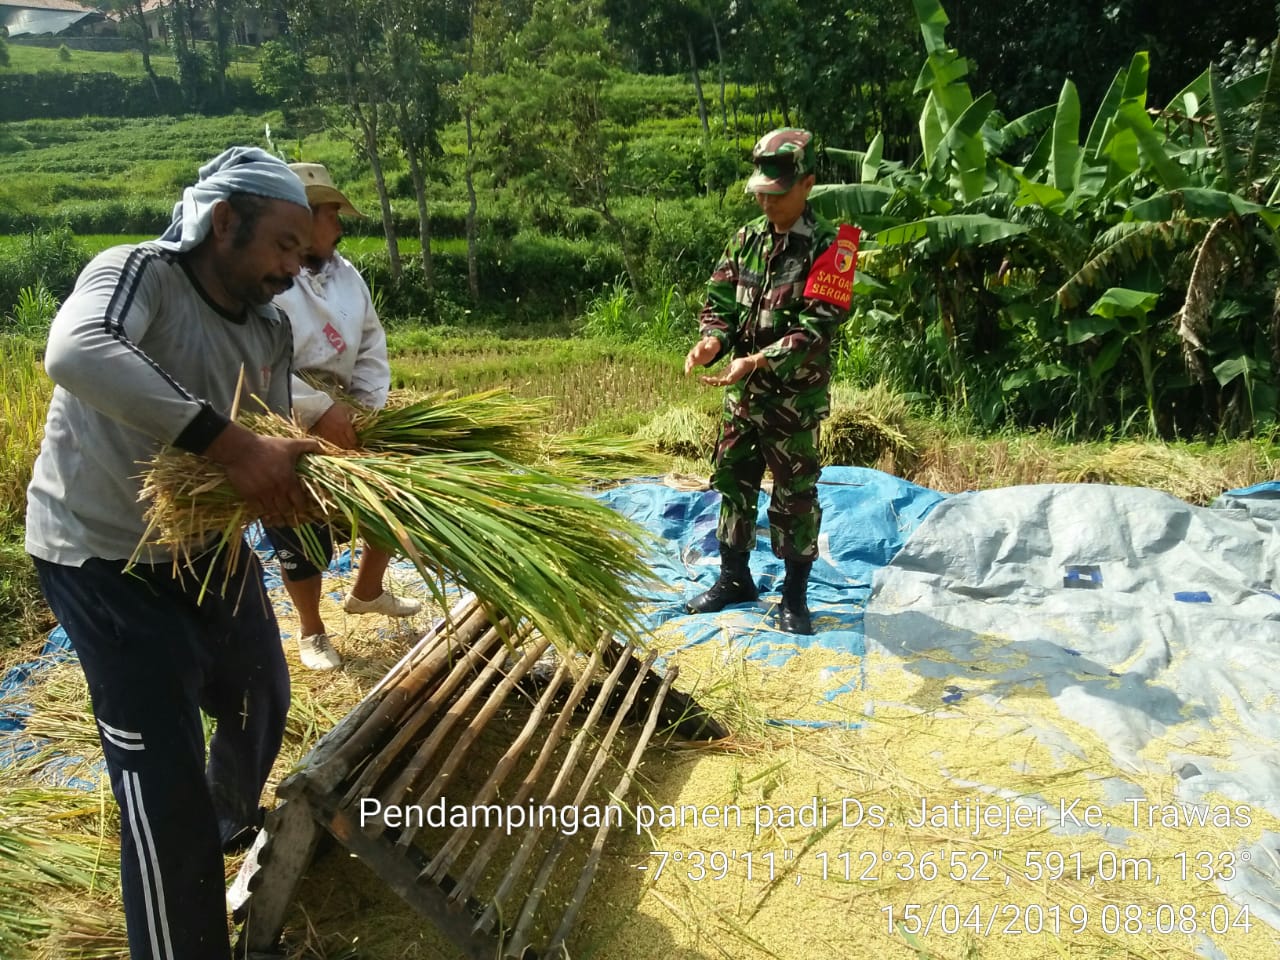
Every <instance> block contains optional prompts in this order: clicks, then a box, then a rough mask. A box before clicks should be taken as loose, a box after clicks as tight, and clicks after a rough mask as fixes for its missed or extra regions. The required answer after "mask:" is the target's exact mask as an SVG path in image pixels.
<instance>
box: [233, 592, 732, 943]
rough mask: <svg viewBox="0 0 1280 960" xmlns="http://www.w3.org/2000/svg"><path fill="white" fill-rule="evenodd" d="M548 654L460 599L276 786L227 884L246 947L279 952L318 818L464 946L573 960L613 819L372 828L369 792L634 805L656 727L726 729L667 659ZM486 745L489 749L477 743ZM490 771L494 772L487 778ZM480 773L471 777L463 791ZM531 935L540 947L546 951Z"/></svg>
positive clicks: (388, 801)
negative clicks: (660, 670)
mask: <svg viewBox="0 0 1280 960" xmlns="http://www.w3.org/2000/svg"><path fill="white" fill-rule="evenodd" d="M548 647H549V644H548V642H547V641H546V640H545V639H543V638H541V637H537V636H534V637H530V636H529V630H528V628H527V627H526V626H523V625H517V626H516V627H514V628H511V627H510V626H509V625H507V624H506V623H505V621H503V622H502V626H501V627H498V626H495V625H494V624H493V623H491V622H490V618H489V615H488V613H487V612H486V611H485V610H484V609H483V608H481V607H480V605H479V604H477V603H476V602H475V601H474V600H468V601H465V602H463V603H461V604H459V606H458V607H456V608H455V610H454V611H453V612H452V613H451V614H450V616H449V617H447V618H446V619H445V620H444V621H443V622H442V623H441V624H439V625H437V627H436V628H435V629H434V630H433V631H432V632H430V633H428V634H427V636H425V637H424V638H423V639H422V640H421V641H420V642H419V643H418V644H417V645H416V646H415V647H414V648H413V649H412V650H411V651H410V652H409V653H408V654H407V655H406V656H405V657H404V659H403V660H401V661H400V663H398V664H397V665H396V666H395V667H394V668H392V670H391V671H390V672H389V673H388V674H387V676H386V677H384V678H383V679H382V681H381V682H380V683H379V684H378V685H377V686H376V687H375V688H374V689H373V690H372V691H370V693H369V694H368V695H367V696H366V697H365V698H364V699H363V700H362V701H361V702H360V703H359V704H358V705H357V706H356V707H355V708H354V709H353V710H352V711H351V713H350V714H348V715H347V716H346V717H345V718H343V719H342V720H341V721H340V722H339V723H338V724H337V725H336V726H335V727H334V728H333V730H331V731H330V732H329V733H328V734H326V735H325V736H324V737H323V738H322V739H321V740H320V741H319V742H318V743H317V744H316V746H315V747H314V748H313V749H312V750H311V752H310V753H309V754H308V755H307V756H306V757H305V758H304V760H303V761H302V764H301V766H300V768H299V769H298V770H297V771H296V772H295V773H293V774H292V775H291V776H290V777H289V778H288V779H287V780H285V781H284V782H283V783H281V784H280V786H279V788H278V790H277V795H278V797H279V803H278V805H277V807H276V808H275V810H273V811H272V812H271V813H270V814H269V815H268V817H267V821H266V826H265V828H264V830H263V833H262V835H261V836H260V837H259V838H258V842H257V843H256V844H255V846H254V848H253V850H251V851H250V854H249V856H248V857H247V858H246V861H245V865H244V867H243V868H242V869H241V872H240V876H239V877H238V878H237V880H236V883H235V884H234V885H233V887H232V892H231V895H230V899H231V903H232V907H233V908H234V909H235V912H236V915H237V917H238V918H240V919H243V921H244V926H243V928H242V933H241V937H240V943H239V945H238V947H239V950H240V951H241V952H242V955H243V954H247V955H250V956H252V955H253V954H255V953H260V954H270V953H271V951H273V950H275V949H276V947H277V944H278V942H279V938H280V934H281V931H282V929H283V927H284V923H285V918H286V915H287V911H288V908H289V906H290V903H291V902H292V900H293V897H294V893H295V890H296V888H297V885H298V882H299V881H300V880H301V879H302V876H303V874H304V873H305V872H306V870H307V868H308V866H309V865H310V863H311V861H312V858H313V856H314V855H315V851H316V845H317V842H318V840H319V839H320V836H321V833H320V831H321V829H322V828H323V830H325V831H327V832H328V833H329V834H331V835H332V836H333V838H334V839H336V840H337V842H338V843H339V844H341V845H342V846H343V847H345V848H346V849H347V850H348V851H349V852H350V853H351V854H353V855H355V856H356V857H358V858H359V859H360V860H361V861H363V862H364V863H365V864H366V865H367V866H368V867H370V868H371V869H372V870H373V871H374V873H376V874H377V875H378V877H380V878H381V879H382V880H383V882H385V883H386V884H387V885H388V886H389V887H390V888H391V889H393V890H394V891H395V892H396V893H397V894H399V895H400V896H401V897H402V898H403V899H404V900H405V901H406V902H407V903H408V904H409V905H410V906H412V907H413V908H414V909H415V910H416V911H417V912H418V913H420V914H421V915H422V916H424V917H426V918H427V919H429V920H430V921H432V922H433V923H434V924H435V925H436V927H437V928H439V930H440V931H441V932H442V933H443V934H444V935H445V936H447V937H448V938H449V939H450V940H451V941H452V942H453V943H454V944H455V945H456V946H457V948H458V949H459V951H460V954H461V955H462V956H464V957H467V958H474V960H494V958H512V957H514V958H521V960H532V958H537V957H550V956H563V955H564V945H565V942H566V939H567V938H568V936H569V934H570V932H571V930H572V928H573V925H574V922H575V920H576V918H577V916H578V913H579V911H580V909H581V907H582V905H583V902H584V900H585V899H586V895H587V891H588V889H589V887H590V885H591V882H592V880H593V878H594V876H595V873H596V870H597V868H598V867H599V864H600V860H601V856H602V854H603V851H604V845H605V842H606V840H607V838H608V835H609V830H610V824H609V822H608V821H607V820H606V821H605V822H603V823H601V824H600V825H599V826H598V827H597V828H595V829H594V830H591V829H589V830H586V831H583V832H579V833H577V834H576V835H572V836H571V835H569V834H568V833H566V832H564V831H561V830H557V829H554V827H553V828H551V829H545V828H539V827H537V826H530V827H526V828H524V829H522V830H519V831H516V832H515V833H512V832H511V831H510V830H509V829H506V830H504V829H503V828H502V827H501V826H497V825H495V826H490V827H489V828H488V830H487V833H486V830H485V829H484V828H477V827H476V826H475V825H474V824H472V825H467V826H458V827H457V828H454V829H449V830H446V829H441V830H431V831H422V830H419V829H418V828H416V827H415V826H408V825H404V826H386V825H385V824H384V823H383V822H382V821H378V820H375V821H373V822H368V823H366V824H365V825H364V826H363V827H362V826H361V802H362V801H366V800H367V799H368V798H373V799H376V800H378V802H379V803H381V804H384V805H386V806H388V807H392V806H401V807H403V806H405V805H421V807H423V808H427V807H429V806H430V805H431V804H433V803H436V802H438V801H439V800H440V798H441V797H444V796H446V795H448V796H449V800H450V802H451V803H452V804H463V805H469V806H472V807H479V806H484V805H486V804H503V805H507V806H511V807H518V806H521V805H525V804H529V803H538V804H545V805H579V806H580V805H582V804H584V803H592V802H593V800H592V798H596V800H599V798H601V797H603V798H607V799H608V800H610V801H613V802H617V803H623V802H624V800H625V798H626V796H627V793H628V791H629V790H630V788H631V786H632V782H633V780H634V778H635V775H636V771H637V768H638V767H639V765H640V762H641V758H642V756H643V754H644V751H645V749H646V748H647V747H648V746H649V745H650V744H651V743H652V742H653V739H654V735H655V732H657V731H659V730H660V729H661V731H662V735H664V736H668V737H670V736H675V737H679V738H681V739H685V740H712V739H719V738H721V737H724V736H726V731H725V730H724V729H723V728H722V727H721V726H720V725H719V724H718V723H717V722H716V721H715V720H713V719H712V718H711V717H709V716H707V715H706V714H705V713H704V712H703V711H702V710H701V709H700V708H699V707H698V706H697V704H696V703H694V702H693V701H692V700H691V699H690V698H689V697H688V696H686V695H684V694H682V693H680V692H679V691H676V690H673V689H672V682H673V681H674V680H675V678H676V671H675V670H674V669H672V670H670V671H669V672H667V674H666V675H665V676H663V677H659V676H658V675H657V674H656V673H654V672H653V670H652V667H653V663H654V660H655V657H656V654H650V655H649V656H648V657H647V658H646V659H644V660H643V661H642V660H640V659H639V658H638V657H636V656H635V655H634V652H633V651H632V649H631V648H630V647H625V648H624V647H621V646H619V645H618V644H617V643H615V642H613V641H611V640H609V641H602V642H601V644H600V645H599V646H598V647H597V649H596V650H595V651H594V652H593V653H592V654H591V655H590V656H589V657H584V658H583V661H585V662H579V663H578V664H577V668H578V669H577V670H574V669H571V665H570V663H569V662H567V661H565V660H563V659H558V658H557V659H555V660H554V661H551V660H549V659H548V658H547V657H546V656H545V655H546V654H547V652H548ZM498 717H501V722H499V723H496V724H495V723H493V721H494V720H495V718H498ZM637 727H638V728H639V732H638V733H636V732H635V731H636V728H637ZM499 728H500V729H501V731H502V732H501V733H500V734H497V736H498V737H499V739H498V740H497V741H496V745H495V735H494V734H493V730H494V729H499ZM624 728H626V729H624ZM512 730H514V731H515V732H514V733H512V732H511V731H512ZM481 740H484V741H485V742H486V744H487V749H488V753H487V754H483V752H482V751H481V750H480V749H479V748H478V747H477V744H478V743H479V742H480V741H481ZM503 743H505V744H506V745H505V749H502V744H503ZM499 751H500V754H499V755H497V757H496V759H494V754H498V753H499ZM606 768H607V770H606ZM477 770H480V771H484V770H489V771H490V772H489V773H488V775H487V777H484V778H483V782H479V783H478V785H477V784H476V782H474V781H478V780H480V778H481V777H483V773H480V774H478V775H477V774H476V771H477ZM602 774H605V776H603V777H602ZM468 777H470V778H471V779H472V780H473V782H472V783H471V784H469V785H468V786H466V787H465V788H461V787H459V784H462V783H465V782H466V781H467V779H468ZM615 777H616V779H615ZM602 780H603V781H604V782H601V783H598V781H602ZM451 788H452V790H453V791H455V792H450V791H451ZM460 789H461V790H462V795H461V796H459V795H458V794H457V792H456V791H458V790H460ZM592 834H594V835H592ZM499 852H500V855H499V856H495V854H499ZM574 866H577V867H578V869H579V870H580V872H579V874H578V879H577V881H576V883H571V884H570V883H565V882H563V881H564V877H562V876H561V875H560V874H559V873H557V870H558V869H559V870H560V871H561V872H562V873H563V871H565V870H571V869H572V868H573V867H574ZM553 877H554V879H555V880H556V881H557V882H556V883H554V884H553V882H552V881H553ZM550 886H554V887H555V888H556V889H557V890H560V891H561V892H562V895H561V896H560V898H559V899H560V901H561V902H560V903H559V904H552V903H551V901H552V899H553V898H552V897H550V896H548V888H549V887H550ZM564 891H571V892H569V893H568V895H567V896H565V895H564ZM535 939H542V940H543V942H542V943H541V944H540V945H536V946H535V944H534V940H535Z"/></svg>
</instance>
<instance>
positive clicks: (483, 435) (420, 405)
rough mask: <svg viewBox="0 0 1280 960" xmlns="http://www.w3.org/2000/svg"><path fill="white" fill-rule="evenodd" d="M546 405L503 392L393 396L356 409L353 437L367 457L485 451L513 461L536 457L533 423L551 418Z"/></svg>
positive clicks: (395, 394)
mask: <svg viewBox="0 0 1280 960" xmlns="http://www.w3.org/2000/svg"><path fill="white" fill-rule="evenodd" d="M550 411H551V407H550V403H549V401H547V400H527V399H523V398H520V397H516V396H514V395H512V394H511V393H509V392H508V391H506V390H486V391H483V392H481V393H472V394H468V395H466V396H458V395H457V393H456V392H453V391H449V392H444V393H435V394H426V395H414V394H407V393H392V394H391V396H390V397H388V399H387V405H386V406H385V407H384V408H383V409H381V410H359V411H358V413H357V414H356V416H355V418H354V419H355V430H356V436H357V437H359V439H360V444H361V446H363V447H364V449H365V450H366V451H369V452H371V453H408V454H424V453H442V452H449V453H466V452H473V453H474V452H484V453H491V454H493V455H494V456H497V457H504V458H506V459H508V460H513V461H516V462H527V461H530V460H533V459H536V458H537V455H538V453H539V447H540V442H539V438H538V432H537V429H536V426H535V425H536V424H537V422H538V421H539V420H543V421H545V419H546V418H547V417H548V416H550Z"/></svg>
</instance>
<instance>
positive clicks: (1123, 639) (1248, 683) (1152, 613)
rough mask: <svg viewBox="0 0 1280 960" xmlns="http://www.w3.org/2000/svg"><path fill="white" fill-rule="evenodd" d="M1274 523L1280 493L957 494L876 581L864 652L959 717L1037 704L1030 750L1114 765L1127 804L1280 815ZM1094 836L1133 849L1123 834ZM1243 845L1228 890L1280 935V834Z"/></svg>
mask: <svg viewBox="0 0 1280 960" xmlns="http://www.w3.org/2000/svg"><path fill="white" fill-rule="evenodd" d="M1278 523H1280V498H1278V497H1277V492H1276V489H1275V485H1274V484H1268V485H1263V486H1261V487H1258V488H1254V489H1251V490H1247V491H1234V492H1233V493H1232V494H1229V495H1226V496H1224V497H1223V498H1222V499H1221V500H1220V501H1219V503H1218V504H1215V506H1214V507H1212V508H1205V507H1194V506H1190V505H1188V504H1186V503H1184V502H1183V501H1181V500H1178V499H1176V498H1174V497H1171V496H1169V495H1167V494H1164V493H1160V492H1158V491H1154V490H1147V489H1139V488H1130V487H1108V486H1098V485H1045V486H1027V487H1014V488H1009V489H1002V490H991V491H984V492H979V493H968V494H962V495H958V496H954V497H950V498H948V499H946V500H944V501H942V502H941V503H939V504H938V505H937V506H936V507H935V508H934V509H933V511H932V512H931V513H930V514H929V516H928V517H927V518H926V519H925V520H924V522H923V523H922V524H921V525H920V527H919V528H918V529H916V531H915V532H914V533H913V534H912V535H911V537H910V538H909V539H908V540H907V542H906V544H905V545H904V546H903V548H902V549H901V550H900V551H899V552H898V554H897V555H896V556H895V557H894V558H893V560H892V561H891V562H890V563H889V564H888V565H887V566H886V567H884V568H882V569H881V570H880V571H878V572H877V574H876V578H875V583H874V586H873V591H872V596H871V598H870V600H869V601H868V605H867V609H866V618H865V633H866V644H867V655H868V657H873V656H876V655H879V656H881V657H884V658H887V659H889V660H896V661H897V662H898V663H899V664H900V668H901V669H902V670H904V671H908V672H910V673H914V674H917V675H919V676H928V677H931V678H933V679H935V680H937V679H942V680H945V681H947V683H946V686H945V687H943V689H946V690H948V691H950V696H951V698H952V699H951V700H950V701H949V702H950V703H951V707H950V709H951V710H952V711H954V712H955V714H956V715H959V716H963V712H964V709H965V698H966V697H978V698H981V699H982V700H983V705H984V706H990V705H993V704H994V705H996V706H998V707H999V706H1001V705H1003V704H1005V703H1012V702H1013V701H1014V700H1015V698H1016V702H1017V704H1018V706H1017V707H1016V708H1015V707H1009V708H1008V709H1010V710H1015V709H1016V710H1017V711H1020V712H1027V711H1028V708H1027V707H1026V704H1027V703H1028V702H1031V703H1034V704H1037V706H1035V707H1033V708H1031V709H1030V711H1029V712H1028V714H1027V715H1026V716H1025V719H1026V720H1027V722H1028V734H1027V735H1028V737H1036V738H1038V739H1039V740H1040V742H1042V743H1050V744H1053V745H1054V746H1055V747H1056V748H1057V749H1058V750H1060V751H1061V752H1062V753H1064V754H1075V755H1077V756H1079V757H1081V758H1083V759H1086V760H1089V759H1092V760H1099V759H1102V760H1109V763H1101V764H1099V769H1097V770H1096V771H1095V772H1094V774H1093V777H1094V779H1095V780H1097V781H1098V782H1099V783H1100V784H1102V786H1103V787H1104V790H1103V793H1104V795H1106V796H1109V797H1111V798H1112V800H1113V802H1116V803H1120V802H1122V801H1126V800H1127V799H1128V798H1138V799H1139V800H1140V801H1141V802H1142V803H1144V804H1145V803H1146V802H1147V801H1151V802H1155V801H1169V800H1172V801H1174V802H1177V803H1185V804H1189V805H1193V806H1192V807H1188V808H1187V809H1189V810H1191V811H1192V813H1193V815H1194V813H1195V807H1194V805H1198V809H1199V810H1200V811H1204V810H1206V809H1213V808H1215V805H1216V807H1217V808H1219V809H1220V808H1221V806H1222V805H1224V804H1225V805H1233V804H1244V805H1246V806H1248V807H1249V809H1250V810H1252V811H1256V812H1257V814H1263V813H1264V812H1265V813H1266V814H1270V815H1271V816H1274V817H1280V762H1278V761H1280V749H1278V748H1277V743H1278V742H1280V709H1278V706H1280V704H1278V702H1277V692H1278V690H1280V593H1277V590H1278V589H1280V538H1278V537H1277V529H1278ZM979 677H980V678H981V682H979V681H978V679H977V678H979ZM1029 693H1031V694H1032V695H1031V696H1028V694H1029ZM1035 693H1040V694H1042V696H1040V697H1039V698H1037V697H1036V696H1034V694H1035ZM1079 728H1083V729H1084V730H1086V731H1089V732H1091V733H1092V734H1093V737H1092V738H1089V737H1087V736H1080V735H1079V734H1077V733H1075V732H1073V731H1075V730H1078V729H1079ZM1082 740H1089V741H1090V743H1089V745H1088V746H1085V745H1082V744H1081V742H1080V741H1082ZM1098 745H1102V747H1101V749H1102V750H1105V751H1106V752H1107V753H1108V754H1109V757H1108V758H1097V757H1094V756H1092V754H1091V751H1092V750H1097V749H1098ZM1153 776H1154V777H1156V778H1158V779H1157V780H1155V781H1153V780H1152V777H1153ZM1159 778H1163V779H1159ZM1139 780H1142V781H1144V782H1147V783H1148V784H1149V783H1151V782H1160V783H1163V784H1165V785H1166V787H1165V788H1166V789H1167V790H1168V791H1169V793H1168V794H1166V795H1165V796H1162V797H1149V796H1146V795H1145V794H1144V791H1143V788H1142V787H1140V786H1139V785H1138V782H1137V781H1139ZM982 786H983V787H984V788H985V789H987V790H989V791H990V792H991V793H993V794H999V793H1000V787H1001V785H1000V784H998V783H993V784H984V785H982ZM1068 826H1069V825H1067V824H1064V823H1062V822H1061V821H1059V822H1057V823H1056V824H1055V827H1054V828H1055V829H1057V830H1060V831H1061V830H1065V829H1067V827H1068ZM1072 828H1073V829H1074V826H1073V825H1072ZM1099 831H1100V832H1106V833H1107V838H1108V839H1109V840H1112V841H1121V842H1122V841H1123V839H1124V836H1123V834H1124V831H1123V830H1117V829H1116V825H1115V824H1114V823H1111V824H1109V825H1108V826H1107V827H1105V828H1099ZM1246 835H1247V832H1246V831H1240V836H1241V837H1242V838H1243V837H1245V836H1246ZM1188 836H1189V837H1191V836H1193V834H1192V833H1191V832H1190V831H1189V833H1188ZM1188 842H1189V843H1190V842H1191V841H1190V840H1189V841H1188ZM1242 842H1245V841H1243V840H1242ZM1247 843H1248V844H1251V846H1248V845H1246V847H1245V848H1244V849H1242V850H1240V851H1238V852H1239V853H1242V854H1243V856H1242V857H1241V858H1240V860H1239V863H1240V865H1241V866H1242V869H1239V870H1237V871H1235V876H1234V878H1232V879H1231V880H1230V881H1220V882H1219V886H1220V887H1221V889H1223V890H1224V892H1228V893H1230V894H1232V895H1233V896H1234V897H1235V898H1236V900H1237V902H1247V903H1249V904H1250V906H1251V909H1252V912H1253V915H1254V916H1255V917H1256V918H1261V919H1264V920H1266V921H1267V922H1268V923H1270V924H1271V925H1272V926H1273V927H1280V909H1278V908H1277V904H1280V883H1278V882H1277V878H1278V876H1280V868H1278V867H1277V858H1278V857H1280V837H1277V836H1276V835H1275V834H1273V833H1271V832H1269V831H1268V832H1264V833H1262V835H1261V837H1260V839H1258V840H1256V842H1255V841H1252V840H1250V841H1248V842H1247ZM1204 955H1205V956H1215V955H1217V951H1216V949H1215V948H1213V947H1212V946H1211V945H1210V944H1205V948H1204Z"/></svg>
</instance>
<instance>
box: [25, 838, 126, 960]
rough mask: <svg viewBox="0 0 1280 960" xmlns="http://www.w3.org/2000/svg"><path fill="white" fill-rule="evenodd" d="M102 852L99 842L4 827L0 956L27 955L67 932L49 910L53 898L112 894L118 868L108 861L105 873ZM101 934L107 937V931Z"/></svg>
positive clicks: (93, 839) (101, 953) (88, 953)
mask: <svg viewBox="0 0 1280 960" xmlns="http://www.w3.org/2000/svg"><path fill="white" fill-rule="evenodd" d="M99 847H100V843H99V839H98V838H97V837H91V836H87V835H84V834H72V833H61V832H54V831H51V830H47V829H34V828H32V827H12V826H7V825H5V824H3V823H0V860H2V861H3V862H4V864H5V868H4V870H3V871H0V904H3V905H2V906H0V956H4V957H14V958H17V957H22V956H29V955H30V953H29V950H30V948H31V945H32V944H33V943H34V942H36V941H40V940H44V939H46V938H48V937H50V936H51V935H55V934H56V933H57V932H58V930H59V929H60V928H62V927H64V924H63V923H62V918H61V917H59V916H57V915H55V914H54V913H52V912H51V911H50V909H49V906H50V899H51V898H53V897H56V896H58V895H59V894H66V893H67V892H69V891H75V892H77V893H78V894H79V895H80V896H81V897H83V896H84V895H85V894H87V893H90V892H91V891H92V890H94V889H95V887H96V888H97V889H100V890H101V889H110V887H111V885H112V884H113V883H115V876H114V873H113V871H112V869H111V867H112V866H113V865H114V864H112V863H110V861H111V859H112V858H111V857H106V858H105V859H106V860H107V861H108V863H107V864H106V869H104V864H103V862H102V861H103V860H104V857H103V851H102V850H100V849H99ZM116 862H117V863H118V860H117V861H116ZM98 932H100V933H101V934H103V935H104V936H105V935H109V932H108V931H107V930H105V929H99V931H98ZM120 939H121V938H119V937H116V938H115V940H116V942H115V943H114V944H113V945H112V946H113V947H114V950H115V951H118V950H119V949H120V948H121V947H122V946H123V944H121V943H120V942H119V941H120ZM81 946H82V947H86V946H89V947H90V949H89V951H88V952H87V955H90V956H109V955H111V956H118V955H119V953H118V952H112V953H106V952H99V951H95V950H93V949H92V947H91V946H90V945H89V944H87V943H82V944H81ZM66 955H67V954H63V956H66ZM77 955H79V956H85V955H86V953H85V952H82V951H77Z"/></svg>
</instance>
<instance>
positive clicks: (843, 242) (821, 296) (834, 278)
mask: <svg viewBox="0 0 1280 960" xmlns="http://www.w3.org/2000/svg"><path fill="white" fill-rule="evenodd" d="M861 239H862V231H861V230H859V229H858V228H857V227H851V226H849V224H847V223H842V224H840V229H839V230H838V231H837V232H836V239H835V242H834V243H832V244H831V246H829V247H827V249H826V250H824V251H822V253H821V254H819V256H818V259H817V260H815V261H814V262H813V267H812V269H810V271H809V278H808V279H807V280H806V281H805V284H804V295H805V296H806V297H809V298H810V299H812V300H821V301H823V302H824V303H830V304H832V305H834V306H837V307H839V308H840V309H842V310H848V309H849V305H850V304H851V303H853V274H854V270H855V269H856V268H857V266H858V242H859V241H860V240H861Z"/></svg>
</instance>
